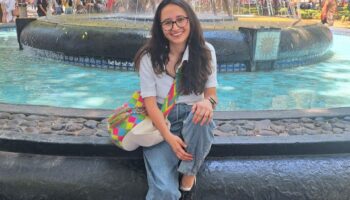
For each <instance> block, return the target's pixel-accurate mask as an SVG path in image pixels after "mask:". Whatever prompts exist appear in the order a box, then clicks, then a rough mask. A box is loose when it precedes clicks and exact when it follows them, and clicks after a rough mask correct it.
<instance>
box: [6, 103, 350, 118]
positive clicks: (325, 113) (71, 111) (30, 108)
mask: <svg viewBox="0 0 350 200" xmlns="http://www.w3.org/2000/svg"><path fill="white" fill-rule="evenodd" d="M0 111H2V112H11V113H21V114H37V115H55V116H60V117H73V118H86V119H102V118H106V117H107V116H108V115H110V114H111V113H112V112H113V110H108V109H81V108H60V107H53V106H40V105H20V104H7V103H0ZM346 115H350V107H340V108H328V109H299V110H258V111H215V112H214V119H216V120H234V119H249V120H259V119H260V120H262V119H289V118H302V117H340V116H346Z"/></svg>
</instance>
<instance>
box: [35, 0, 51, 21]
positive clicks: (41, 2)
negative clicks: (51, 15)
mask: <svg viewBox="0 0 350 200" xmlns="http://www.w3.org/2000/svg"><path fill="white" fill-rule="evenodd" d="M36 5H37V13H38V16H39V17H42V16H46V14H47V6H48V2H47V0H37V3H36Z"/></svg>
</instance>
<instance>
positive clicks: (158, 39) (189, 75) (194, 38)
mask: <svg viewBox="0 0 350 200" xmlns="http://www.w3.org/2000/svg"><path fill="white" fill-rule="evenodd" d="M169 4H174V5H177V6H179V7H181V8H182V9H184V11H185V12H186V14H187V15H188V17H189V23H190V34H189V38H188V39H187V44H188V46H189V58H188V62H183V65H182V67H181V69H182V78H181V80H180V85H179V86H180V89H179V90H180V91H179V92H180V93H181V94H185V95H187V94H190V93H194V94H197V95H198V94H201V93H203V92H204V89H205V83H206V82H207V80H208V76H209V75H210V74H211V73H212V68H211V63H210V61H211V59H212V58H211V53H210V50H209V49H208V47H207V46H206V44H205V40H204V36H203V30H202V27H201V25H200V22H199V20H198V18H197V16H196V14H195V13H194V11H193V10H192V8H191V6H190V5H188V4H187V3H186V2H185V1H184V0H163V1H162V2H161V3H160V4H159V6H158V8H157V10H156V13H155V16H154V19H153V25H152V29H151V36H152V37H151V39H150V40H148V41H147V42H146V44H145V45H144V46H142V47H141V48H140V49H139V51H138V52H137V53H136V56H135V59H134V63H135V66H136V70H137V71H138V70H139V69H140V60H141V58H142V56H143V55H145V54H147V53H149V54H150V56H151V61H152V67H153V70H154V73H156V74H161V73H163V72H165V69H164V67H163V66H164V64H166V63H167V62H168V61H169V57H168V54H169V41H168V40H167V39H166V38H165V36H164V34H163V31H162V27H161V22H160V15H161V11H162V10H163V8H164V7H165V6H167V5H169Z"/></svg>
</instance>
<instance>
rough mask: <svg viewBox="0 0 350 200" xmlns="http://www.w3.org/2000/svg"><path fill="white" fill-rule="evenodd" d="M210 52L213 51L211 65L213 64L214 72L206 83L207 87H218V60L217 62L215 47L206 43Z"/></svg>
mask: <svg viewBox="0 0 350 200" xmlns="http://www.w3.org/2000/svg"><path fill="white" fill-rule="evenodd" d="M206 44H207V46H208V48H209V50H210V53H211V66H212V73H211V74H210V75H209V77H208V81H207V82H206V84H205V88H211V87H217V85H218V82H217V72H216V71H217V62H216V54H215V49H214V47H213V46H212V45H211V44H209V43H206Z"/></svg>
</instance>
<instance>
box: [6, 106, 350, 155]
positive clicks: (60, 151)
mask: <svg viewBox="0 0 350 200" xmlns="http://www.w3.org/2000/svg"><path fill="white" fill-rule="evenodd" d="M0 111H2V112H9V113H21V114H35V115H54V116H61V117H69V118H87V119H95V120H102V119H104V118H106V116H108V115H109V114H110V113H111V112H112V110H100V109H72V108H58V107H51V106H35V105H14V104H4V103H0ZM348 115H350V107H344V108H330V109H309V110H278V111H272V110H267V111H218V112H215V114H214V119H216V120H233V119H234V120H237V119H247V120H263V119H292V118H303V117H312V118H313V117H326V118H332V117H341V116H348ZM0 144H1V145H0V151H11V152H18V153H32V154H45V155H63V156H104V157H105V156H108V157H109V156H112V157H120V158H123V157H125V158H130V157H134V158H141V157H142V151H141V148H139V149H138V150H136V151H133V152H126V151H123V150H121V149H119V148H117V147H115V146H114V145H113V144H112V143H111V141H110V139H109V138H108V137H96V136H66V135H45V134H30V133H25V134H18V133H15V132H13V131H2V132H0ZM337 153H350V134H331V135H330V134H326V135H322V134H318V135H296V136H218V137H215V141H214V145H213V147H212V150H211V152H210V154H209V157H228V156H252V155H256V156H259V155H300V154H337Z"/></svg>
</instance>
